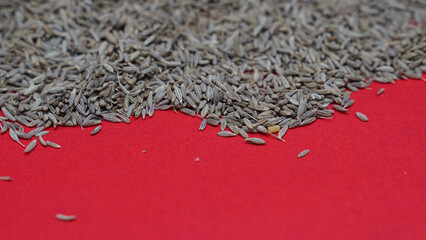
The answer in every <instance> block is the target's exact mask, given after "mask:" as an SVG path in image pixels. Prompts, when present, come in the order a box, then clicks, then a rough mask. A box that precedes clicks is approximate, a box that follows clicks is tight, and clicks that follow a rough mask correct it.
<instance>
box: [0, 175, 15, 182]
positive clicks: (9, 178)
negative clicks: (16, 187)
mask: <svg viewBox="0 0 426 240" xmlns="http://www.w3.org/2000/svg"><path fill="white" fill-rule="evenodd" d="M0 180H1V181H5V182H11V181H13V178H11V177H9V176H4V177H2V176H0Z"/></svg>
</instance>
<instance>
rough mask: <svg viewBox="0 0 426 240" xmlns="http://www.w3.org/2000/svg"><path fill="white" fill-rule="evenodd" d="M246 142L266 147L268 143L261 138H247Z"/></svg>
mask: <svg viewBox="0 0 426 240" xmlns="http://www.w3.org/2000/svg"><path fill="white" fill-rule="evenodd" d="M245 140H246V142H248V143H251V144H254V145H264V144H265V143H266V142H265V140H263V139H261V138H246V139H245Z"/></svg>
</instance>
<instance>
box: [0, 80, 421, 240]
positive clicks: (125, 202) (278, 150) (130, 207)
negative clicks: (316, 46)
mask: <svg viewBox="0 0 426 240" xmlns="http://www.w3.org/2000/svg"><path fill="white" fill-rule="evenodd" d="M381 87H385V88H386V91H385V93H384V94H383V95H381V96H376V93H377V91H378V89H379V88H381ZM352 96H353V98H354V99H355V101H356V102H355V104H354V105H353V106H352V107H351V108H350V111H349V112H348V113H346V114H341V113H336V114H335V115H334V117H333V119H331V120H317V122H315V123H314V124H313V125H309V126H306V127H302V128H297V129H294V130H290V131H289V132H288V133H287V134H286V136H285V140H286V143H282V142H280V141H277V140H276V139H274V138H272V137H270V136H269V137H268V136H261V137H262V138H264V139H265V140H266V141H267V144H266V145H264V146H254V145H249V144H247V143H245V142H244V140H243V139H242V138H240V137H235V138H227V139H226V138H220V137H218V136H216V132H218V131H219V128H218V127H211V126H210V127H209V126H208V127H207V128H206V130H205V131H202V132H201V131H198V126H199V124H200V121H201V120H200V119H199V118H197V117H194V118H193V117H189V116H186V115H183V114H181V113H178V114H176V113H174V112H173V111H168V112H156V113H155V114H154V117H153V118H152V119H147V120H142V119H138V120H135V121H132V124H129V125H126V124H124V123H123V124H111V123H103V125H102V131H101V132H100V133H99V134H98V135H96V136H95V137H92V136H90V131H91V129H92V128H86V129H85V130H84V131H81V129H80V128H65V127H64V128H58V129H56V130H54V131H53V129H52V132H51V133H50V134H49V135H47V136H46V139H47V140H51V141H54V142H57V143H59V144H60V145H62V149H61V150H56V149H52V148H44V147H42V146H41V145H38V146H37V148H36V149H35V150H34V151H33V152H31V153H30V154H29V155H25V154H24V149H23V148H22V147H20V146H19V145H18V144H16V143H15V142H13V141H12V140H11V139H10V138H9V136H8V134H3V135H0V146H1V151H0V176H11V177H12V178H14V179H15V181H13V182H2V181H0V236H1V237H0V238H1V239H426V227H425V226H426V191H425V183H426V181H425V180H426V163H425V161H426V151H425V148H424V143H425V141H426V125H425V120H424V119H425V117H426V108H425V102H426V83H425V82H424V81H423V80H409V81H403V80H402V81H398V82H397V83H396V84H394V85H392V84H386V85H381V84H373V85H372V86H371V90H362V91H360V92H359V93H353V94H352ZM356 111H360V112H362V113H364V114H366V115H367V116H368V117H369V118H370V121H369V122H362V121H360V120H358V119H357V118H356V117H355V112H356ZM28 142H29V141H23V143H24V144H28ZM304 149H310V150H311V152H310V153H309V154H308V155H307V156H306V157H304V158H301V159H298V158H297V155H298V153H299V152H301V151H302V150H304ZM142 150H146V153H144V154H143V153H142ZM197 157H199V158H200V161H199V162H196V161H194V159H195V158H197ZM56 213H63V214H75V215H77V220H76V221H74V222H60V221H58V220H57V219H55V214H56Z"/></svg>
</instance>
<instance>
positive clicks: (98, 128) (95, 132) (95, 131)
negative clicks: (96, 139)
mask: <svg viewBox="0 0 426 240" xmlns="http://www.w3.org/2000/svg"><path fill="white" fill-rule="evenodd" d="M101 128H102V127H101V125H99V126H97V127H96V128H95V129H93V130H92V131H91V132H90V134H91V135H95V134H97V133H98V132H99V131H101Z"/></svg>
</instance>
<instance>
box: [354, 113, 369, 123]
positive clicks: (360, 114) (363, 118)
mask: <svg viewBox="0 0 426 240" xmlns="http://www.w3.org/2000/svg"><path fill="white" fill-rule="evenodd" d="M355 114H356V116H357V117H358V118H359V120H361V121H363V122H367V121H368V117H367V116H365V115H364V114H363V113H360V112H356V113H355Z"/></svg>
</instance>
